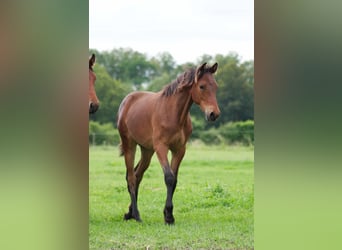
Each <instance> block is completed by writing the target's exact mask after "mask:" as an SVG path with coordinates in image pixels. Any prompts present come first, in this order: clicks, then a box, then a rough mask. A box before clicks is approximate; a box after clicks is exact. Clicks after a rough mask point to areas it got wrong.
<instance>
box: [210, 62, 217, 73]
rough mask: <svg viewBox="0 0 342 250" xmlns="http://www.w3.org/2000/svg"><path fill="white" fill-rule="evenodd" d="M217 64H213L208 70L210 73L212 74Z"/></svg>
mask: <svg viewBox="0 0 342 250" xmlns="http://www.w3.org/2000/svg"><path fill="white" fill-rule="evenodd" d="M217 67H218V64H217V63H215V64H214V65H213V66H211V68H210V69H209V71H210V73H212V74H214V73H215V72H216V70H217Z"/></svg>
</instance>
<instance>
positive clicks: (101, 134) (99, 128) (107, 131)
mask: <svg viewBox="0 0 342 250" xmlns="http://www.w3.org/2000/svg"><path fill="white" fill-rule="evenodd" d="M119 142H120V137H119V133H118V131H117V129H115V128H114V127H113V124H111V123H104V124H100V123H98V122H95V121H89V143H90V144H92V145H103V144H104V145H108V144H109V145H117V144H119Z"/></svg>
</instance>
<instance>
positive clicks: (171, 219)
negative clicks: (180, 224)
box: [164, 216, 175, 225]
mask: <svg viewBox="0 0 342 250" xmlns="http://www.w3.org/2000/svg"><path fill="white" fill-rule="evenodd" d="M164 220H165V224H166V225H174V224H175V218H174V217H173V216H172V217H165V218H164Z"/></svg>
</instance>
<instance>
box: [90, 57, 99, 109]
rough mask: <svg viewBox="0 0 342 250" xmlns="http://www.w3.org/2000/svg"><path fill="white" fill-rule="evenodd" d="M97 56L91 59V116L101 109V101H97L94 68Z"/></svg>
mask: <svg viewBox="0 0 342 250" xmlns="http://www.w3.org/2000/svg"><path fill="white" fill-rule="evenodd" d="M95 61H96V59H95V54H92V55H91V57H90V58H89V91H88V97H89V114H93V113H95V112H96V111H97V109H98V108H99V99H97V96H96V92H95V80H96V75H95V73H94V70H93V66H94V65H95Z"/></svg>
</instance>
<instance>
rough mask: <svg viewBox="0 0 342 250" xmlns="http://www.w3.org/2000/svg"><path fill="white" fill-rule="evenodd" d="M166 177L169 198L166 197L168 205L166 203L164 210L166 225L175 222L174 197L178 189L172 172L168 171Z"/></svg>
mask: <svg viewBox="0 0 342 250" xmlns="http://www.w3.org/2000/svg"><path fill="white" fill-rule="evenodd" d="M164 177H165V184H166V188H167V197H166V203H165V208H164V220H165V223H167V224H173V223H174V222H175V218H174V217H173V203H172V197H173V193H174V191H175V189H176V185H177V179H176V177H175V176H174V175H173V173H172V172H171V171H167V172H166V173H165V176H164Z"/></svg>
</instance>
